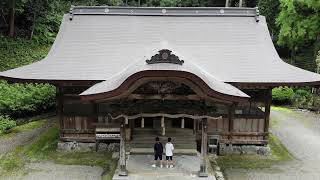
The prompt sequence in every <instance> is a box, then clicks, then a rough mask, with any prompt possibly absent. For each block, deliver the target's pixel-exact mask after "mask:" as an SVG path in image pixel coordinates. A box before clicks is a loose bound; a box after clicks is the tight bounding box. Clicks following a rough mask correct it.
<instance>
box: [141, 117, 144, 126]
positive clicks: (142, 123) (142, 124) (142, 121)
mask: <svg viewBox="0 0 320 180" xmlns="http://www.w3.org/2000/svg"><path fill="white" fill-rule="evenodd" d="M141 128H144V117H141Z"/></svg>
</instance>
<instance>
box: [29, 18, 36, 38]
mask: <svg viewBox="0 0 320 180" xmlns="http://www.w3.org/2000/svg"><path fill="white" fill-rule="evenodd" d="M35 25H36V14H35V13H33V17H32V26H31V30H30V36H29V39H30V40H32V37H33V33H34V27H35Z"/></svg>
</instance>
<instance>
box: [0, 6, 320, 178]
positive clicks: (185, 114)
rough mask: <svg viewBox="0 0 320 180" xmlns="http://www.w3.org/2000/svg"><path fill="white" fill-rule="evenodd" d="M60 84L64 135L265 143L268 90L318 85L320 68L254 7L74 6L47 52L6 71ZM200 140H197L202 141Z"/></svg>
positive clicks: (181, 145) (137, 147)
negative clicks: (283, 48)
mask: <svg viewBox="0 0 320 180" xmlns="http://www.w3.org/2000/svg"><path fill="white" fill-rule="evenodd" d="M0 77H1V78H2V79H5V80H7V81H10V82H14V83H50V84H53V85H55V86H56V87H57V102H58V103H57V109H58V115H59V122H60V140H61V141H62V142H70V141H76V142H87V143H95V142H98V141H99V140H103V139H110V140H112V139H114V140H117V139H120V142H121V143H120V152H121V153H120V154H121V155H120V165H121V167H122V169H123V170H124V171H123V173H124V174H125V161H124V158H125V153H124V152H125V151H128V152H130V153H139V152H145V153H152V152H153V148H152V147H153V146H152V145H153V142H154V138H155V137H156V136H159V137H160V139H161V140H162V141H165V139H166V138H167V137H172V138H173V142H174V144H175V146H176V152H177V153H179V152H180V153H182V154H183V153H187V154H195V153H196V152H197V150H198V151H201V153H202V157H205V155H206V153H207V148H208V147H207V144H208V142H207V141H208V139H210V138H215V139H216V140H217V145H218V146H220V145H247V144H251V145H257V146H264V145H267V144H268V133H269V132H268V129H269V117H270V104H271V99H272V96H271V90H272V88H274V87H278V86H316V85H319V82H320V75H319V74H316V73H313V72H309V71H306V70H303V69H299V68H297V67H294V66H292V65H289V64H287V63H285V62H283V61H282V60H281V59H280V57H279V55H278V54H277V51H276V49H275V47H274V46H273V42H272V40H271V38H270V35H269V32H268V27H267V23H266V19H265V17H264V16H261V15H259V11H258V9H257V8H231V7H228V8H224V7H223V8H217V7H215V8H196V7H194V8H182V7H181V8H151V7H139V8H137V7H108V6H104V7H80V6H79V7H77V6H76V7H72V8H71V10H70V13H69V14H66V15H65V16H64V18H63V20H62V24H61V27H60V30H59V33H58V35H57V37H56V40H55V42H54V44H53V46H52V48H51V50H50V52H49V54H48V55H47V56H46V57H45V58H44V59H43V60H40V61H38V62H35V63H33V64H30V65H26V66H23V67H19V68H15V69H11V70H8V71H5V72H1V73H0ZM197 147H198V148H197Z"/></svg>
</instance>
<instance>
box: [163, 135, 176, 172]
mask: <svg viewBox="0 0 320 180" xmlns="http://www.w3.org/2000/svg"><path fill="white" fill-rule="evenodd" d="M165 149H166V160H167V168H169V167H170V168H173V162H172V156H173V150H174V147H173V144H172V143H171V138H168V142H167V143H166V146H165Z"/></svg>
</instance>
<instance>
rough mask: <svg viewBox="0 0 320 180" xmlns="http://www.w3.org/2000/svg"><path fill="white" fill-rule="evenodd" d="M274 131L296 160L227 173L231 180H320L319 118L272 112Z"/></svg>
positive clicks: (305, 114) (278, 111) (288, 112)
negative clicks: (258, 168) (263, 167)
mask: <svg viewBox="0 0 320 180" xmlns="http://www.w3.org/2000/svg"><path fill="white" fill-rule="evenodd" d="M272 120H273V121H276V122H275V123H274V125H273V127H272V128H271V132H272V133H273V134H274V135H276V136H277V137H278V138H279V139H280V140H281V141H282V143H283V144H284V145H285V146H286V147H287V149H288V150H289V151H290V152H291V153H292V154H293V156H294V157H295V158H296V160H293V161H290V162H288V163H287V164H285V165H281V166H280V165H279V166H273V167H272V168H270V169H263V170H250V171H247V170H241V169H233V170H228V171H227V172H226V175H227V177H228V180H233V179H234V180H245V179H249V180H251V179H252V180H301V179H303V180H320V115H317V114H314V113H311V112H301V111H300V112H290V111H283V110H273V111H272V112H271V121H272Z"/></svg>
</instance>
